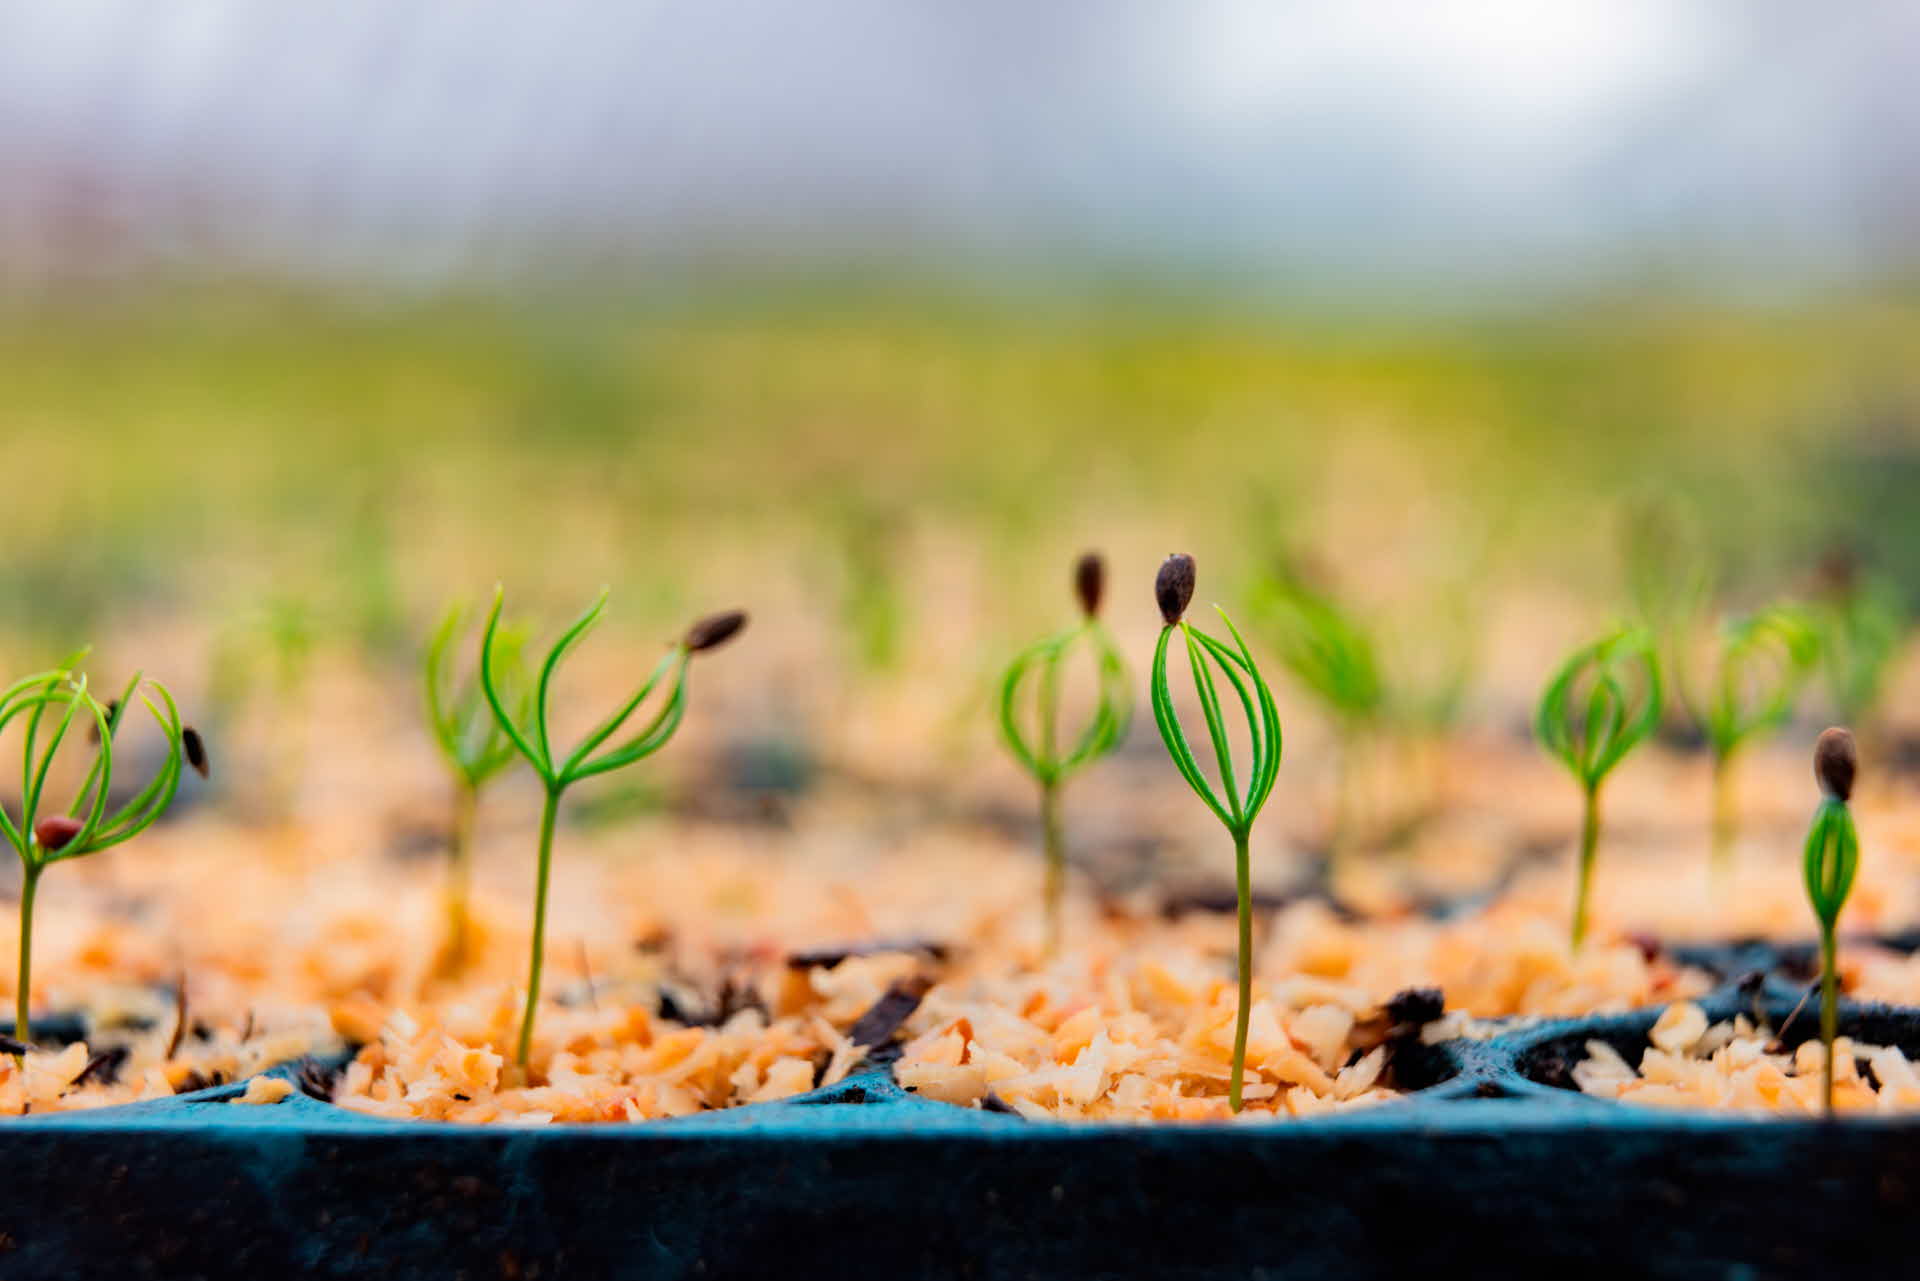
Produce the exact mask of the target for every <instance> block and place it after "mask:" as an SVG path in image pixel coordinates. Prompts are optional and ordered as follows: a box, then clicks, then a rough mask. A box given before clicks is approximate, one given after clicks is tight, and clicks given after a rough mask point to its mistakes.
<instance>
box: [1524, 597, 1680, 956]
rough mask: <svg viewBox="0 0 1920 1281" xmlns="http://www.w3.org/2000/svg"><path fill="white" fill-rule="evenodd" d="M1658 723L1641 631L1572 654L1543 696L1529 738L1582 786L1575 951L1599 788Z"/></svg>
mask: <svg viewBox="0 0 1920 1281" xmlns="http://www.w3.org/2000/svg"><path fill="white" fill-rule="evenodd" d="M1659 722H1660V661H1659V658H1658V657H1657V656H1656V655H1655V653H1654V643H1653V637H1652V635H1651V634H1650V633H1648V632H1647V630H1646V629H1645V628H1633V629H1631V630H1628V631H1621V632H1616V633H1614V634H1613V635H1611V636H1607V637H1605V638H1603V639H1601V640H1598V641H1595V642H1593V643H1592V644H1591V645H1584V646H1582V647H1581V648H1579V649H1577V650H1575V651H1574V652H1573V653H1572V654H1571V655H1570V656H1569V657H1568V658H1567V661H1566V662H1565V663H1563V664H1561V666H1560V670H1559V671H1558V672H1556V673H1555V674H1554V677H1553V679H1552V680H1551V681H1549V682H1548V683H1547V688H1546V691H1545V692H1544V693H1542V694H1541V696H1540V709H1539V711H1538V713H1537V714H1536V715H1535V717H1534V733H1535V735H1536V736H1537V737H1538V738H1539V739H1540V743H1541V746H1543V747H1545V748H1546V749H1547V751H1548V752H1550V753H1551V754H1552V755H1553V756H1554V758H1555V759H1557V760H1558V761H1559V762H1560V763H1561V764H1562V765H1565V766H1566V767H1567V771H1568V772H1569V773H1571V774H1572V775H1573V777H1574V781H1576V782H1577V783H1579V784H1580V794H1581V798H1582V815H1581V823H1580V864H1579V872H1578V881H1577V885H1576V888H1575V890H1574V899H1573V929H1572V939H1573V946H1574V948H1575V949H1576V950H1577V949H1578V948H1579V947H1580V945H1581V944H1582V943H1583V942H1585V941H1586V937H1587V908H1588V901H1589V898H1590V896H1591V894H1592V890H1593V862H1594V854H1595V851H1596V850H1597V849H1598V848H1599V844H1600V785H1601V784H1602V783H1604V782H1605V781H1606V778H1607V775H1608V774H1610V773H1612V771H1613V767H1614V766H1616V765H1618V764H1619V763H1620V762H1621V760H1622V759H1623V758H1625V756H1626V755H1627V753H1628V752H1630V751H1632V750H1633V749H1634V748H1635V747H1636V746H1638V745H1639V744H1640V743H1641V742H1642V741H1643V740H1645V739H1646V738H1647V737H1648V736H1649V735H1650V734H1652V733H1653V731H1654V728H1655V726H1657V725H1658V724H1659Z"/></svg>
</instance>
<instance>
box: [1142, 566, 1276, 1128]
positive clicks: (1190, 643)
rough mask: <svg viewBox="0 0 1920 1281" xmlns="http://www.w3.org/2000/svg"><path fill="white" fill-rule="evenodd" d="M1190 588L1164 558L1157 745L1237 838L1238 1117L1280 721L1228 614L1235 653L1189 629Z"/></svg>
mask: <svg viewBox="0 0 1920 1281" xmlns="http://www.w3.org/2000/svg"><path fill="white" fill-rule="evenodd" d="M1193 588H1194V565H1193V557H1191V556H1186V555H1173V556H1169V557H1167V559H1166V561H1165V563H1163V564H1162V565H1161V566H1160V573H1159V575H1158V577H1156V578H1155V579H1154V584H1153V594H1154V598H1155V600H1156V601H1157V602H1158V604H1159V606H1160V617H1161V618H1162V619H1164V620H1165V621H1166V626H1165V627H1163V628H1162V629H1161V631H1160V641H1159V643H1158V644H1157V645H1155V646H1154V651H1153V676H1152V679H1151V680H1150V681H1149V682H1148V686H1147V689H1148V692H1149V694H1150V695H1151V697H1152V701H1153V719H1154V723H1155V724H1156V725H1158V726H1159V728H1160V737H1161V738H1162V739H1163V740H1164V741H1165V742H1166V745H1167V754H1168V755H1170V756H1171V757H1173V763H1174V767H1175V768H1177V769H1178V770H1179V771H1180V777H1182V778H1184V779H1185V780H1186V781H1187V786H1188V787H1191V788H1192V789H1193V791H1194V795H1196V796H1198V797H1199V798H1200V799H1201V800H1202V801H1204V802H1205V803H1206V806H1207V808H1208V809H1210V810H1212V811H1213V813H1214V817H1216V818H1218V819H1219V820H1220V822H1221V823H1222V824H1223V825H1224V826H1225V827H1226V829H1227V832H1228V834H1229V835H1231V836H1232V837H1233V867H1234V884H1235V886H1236V889H1237V892H1238V898H1239V926H1240V949H1239V970H1240V975H1239V977H1240V1009H1239V1014H1238V1017H1237V1018H1236V1020H1235V1023H1234V1029H1233V1077H1232V1080H1231V1083H1230V1084H1229V1086H1228V1102H1229V1103H1230V1104H1231V1106H1232V1108H1233V1110H1234V1111H1235V1112H1238V1111H1239V1110H1240V1106H1241V1090H1242V1086H1243V1084H1244V1081H1245V1077H1246V1069H1247V1019H1248V1016H1249V1015H1250V1014H1251V1012H1252V1008H1253V872H1252V868H1251V865H1250V859H1249V856H1248V850H1247V845H1248V840H1249V838H1250V837H1251V836H1252V833H1253V820H1254V819H1255V818H1257V817H1258V816H1259V814H1260V808H1261V806H1263V805H1265V804H1266V803H1267V797H1268V796H1269V795H1270V794H1271V793H1272V792H1273V783H1274V779H1275V778H1276V777H1278V776H1279V773H1280V713H1279V710H1278V709H1277V708H1276V707H1275V706H1274V702H1273V691H1272V690H1270V689H1269V688H1268V687H1267V682H1266V681H1265V680H1264V679H1263V678H1262V677H1261V675H1260V669H1259V668H1258V667H1256V666H1255V665H1254V661H1253V655H1252V654H1251V653H1250V652H1248V650H1247V643H1246V641H1245V640H1243V639H1242V638H1241V636H1240V631H1239V629H1238V628H1236V627H1235V626H1234V625H1233V620H1232V619H1231V618H1228V617H1227V612H1226V611H1225V610H1224V609H1220V607H1219V606H1217V605H1216V606H1215V607H1214V608H1215V610H1216V611H1218V613H1219V614H1220V620H1221V621H1222V622H1223V623H1225V624H1226V626H1227V631H1228V633H1229V634H1230V635H1231V636H1232V637H1233V647H1232V648H1229V647H1228V646H1227V645H1225V644H1224V643H1222V642H1221V641H1219V640H1216V639H1215V638H1214V637H1212V636H1209V635H1207V634H1206V633H1205V632H1203V631H1201V630H1200V629H1199V628H1197V627H1195V626H1193V625H1192V624H1191V623H1188V622H1186V621H1185V615H1186V612H1187V606H1188V604H1189V603H1191V602H1192V600H1193ZM1176 631H1177V632H1179V633H1180V636H1181V639H1182V640H1183V641H1184V642H1185V643H1186V649H1187V663H1188V665H1189V666H1190V667H1191V668H1192V670H1193V686H1194V692H1195V693H1196V694H1198V695H1199V699H1200V710H1201V713H1202V714H1203V715H1204V716H1205V717H1206V721H1207V737H1208V739H1209V740H1210V741H1211V742H1212V744H1213V754H1214V762H1215V765H1216V767H1217V770H1218V775H1219V779H1220V790H1219V792H1218V793H1217V794H1216V793H1215V791H1214V789H1213V786H1212V785H1211V784H1210V783H1208V781H1207V777H1206V775H1205V774H1203V773H1202V772H1201V769H1200V763H1199V761H1198V760H1196V759H1195V758H1194V754H1193V748H1192V747H1191V746H1190V745H1189V744H1188V743H1187V735H1186V731H1185V730H1183V729H1182V728H1181V727H1180V718H1179V716H1178V715H1177V714H1176V713H1175V712H1174V708H1173V691H1172V690H1171V689H1170V688H1169V686H1168V683H1167V645H1168V643H1169V642H1170V641H1171V640H1172V639H1173V635H1174V633H1175V632H1176ZM1214 667H1217V668H1219V670H1220V672H1221V673H1222V674H1223V675H1225V676H1226V678H1227V681H1228V682H1229V683H1230V684H1231V685H1232V686H1233V692H1234V693H1235V694H1236V695H1237V696H1238V698H1239V703H1240V710H1241V711H1242V712H1243V713H1244V714H1245V716H1246V723H1247V738H1248V740H1249V743H1250V744H1251V748H1250V751H1251V761H1250V763H1249V765H1248V768H1247V783H1246V787H1245V789H1244V790H1242V789H1241V788H1240V787H1238V786H1237V785H1236V783H1235V777H1236V776H1235V772H1234V762H1233V748H1232V746H1231V744H1230V742H1229V740H1228V737H1227V725H1226V719H1225V717H1224V716H1223V715H1222V714H1221V711H1220V695H1219V693H1218V692H1217V690H1216V689H1215V685H1214V678H1213V670H1212V669H1213V668H1214Z"/></svg>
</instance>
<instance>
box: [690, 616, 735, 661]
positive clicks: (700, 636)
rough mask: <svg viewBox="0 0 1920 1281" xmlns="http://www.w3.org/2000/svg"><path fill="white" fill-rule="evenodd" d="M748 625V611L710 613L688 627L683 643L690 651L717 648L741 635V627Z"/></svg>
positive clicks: (696, 651)
mask: <svg viewBox="0 0 1920 1281" xmlns="http://www.w3.org/2000/svg"><path fill="white" fill-rule="evenodd" d="M746 625H747V611H745V610H744V609H730V610H727V611H726V612H725V613H721V614H708V615H707V616H706V617H705V618H703V619H701V620H700V621H699V622H697V623H695V624H694V625H693V626H692V627H689V628H687V636H686V639H685V641H684V642H682V643H683V644H685V645H686V647H687V650H688V652H689V653H694V654H698V653H701V652H702V651H704V650H709V649H715V648H717V647H719V646H721V645H724V644H725V643H726V642H728V641H730V640H732V639H733V638H734V637H735V636H737V635H739V633H740V629H741V628H743V627H745V626H746Z"/></svg>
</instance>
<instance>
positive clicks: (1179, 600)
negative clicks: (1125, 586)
mask: <svg viewBox="0 0 1920 1281" xmlns="http://www.w3.org/2000/svg"><path fill="white" fill-rule="evenodd" d="M1193 581H1194V573H1193V557H1191V556H1189V555H1187V554H1186V553H1185V552H1175V553H1174V554H1173V555H1171V556H1169V557H1167V558H1166V560H1164V561H1162V562H1161V563H1160V572H1159V574H1157V575H1156V576H1155V577H1154V580H1153V598H1154V600H1155V601H1157V602H1158V603H1159V605H1160V617H1161V618H1163V619H1165V620H1166V623H1167V626H1168V627H1172V626H1173V625H1174V624H1175V623H1177V622H1179V621H1180V619H1181V618H1182V616H1184V615H1185V614H1186V612H1187V606H1188V604H1189V603H1191V602H1192V600H1193Z"/></svg>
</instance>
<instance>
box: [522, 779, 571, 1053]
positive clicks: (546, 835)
mask: <svg viewBox="0 0 1920 1281" xmlns="http://www.w3.org/2000/svg"><path fill="white" fill-rule="evenodd" d="M559 813H560V789H559V788H552V787H550V788H548V789H547V799H546V802H545V804H543V805H542V806H541V807H540V863H539V870H538V872H536V873H535V876H534V885H533V955H532V956H531V957H530V958H529V959H528V961H527V1009H526V1013H525V1014H523V1015H521V1016H520V1039H519V1041H518V1043H517V1048H516V1049H515V1050H514V1061H515V1062H516V1063H518V1064H519V1065H520V1066H521V1067H522V1068H524V1067H526V1065H527V1054H528V1052H529V1051H530V1050H531V1049H532V1048H533V1016H534V1011H535V1010H537V1009H538V1008H539V1006H540V972H541V970H542V969H544V968H545V965H546V957H547V886H548V885H549V884H550V883H551V882H552V880H553V823H554V819H555V818H556V817H557V816H558V814H559Z"/></svg>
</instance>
